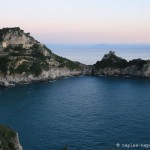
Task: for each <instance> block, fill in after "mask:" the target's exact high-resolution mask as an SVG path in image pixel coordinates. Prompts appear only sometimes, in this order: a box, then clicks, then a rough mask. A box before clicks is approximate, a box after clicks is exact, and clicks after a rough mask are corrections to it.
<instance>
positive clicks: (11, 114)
mask: <svg viewBox="0 0 150 150" xmlns="http://www.w3.org/2000/svg"><path fill="white" fill-rule="evenodd" d="M149 106H150V80H147V79H135V78H121V77H94V76H84V77H80V78H78V77H74V78H67V79H66V80H63V79H61V80H57V81H55V82H47V83H34V84H29V85H22V86H16V87H14V88H8V89H2V88H1V89H0V122H1V124H6V125H9V126H10V127H12V128H14V129H15V130H16V131H18V132H19V136H20V140H21V144H22V145H23V147H24V150H61V149H62V148H63V146H64V145H65V144H67V145H68V146H69V149H70V150H103V149H106V148H107V147H115V145H116V143H149V142H150V136H149V135H150V128H149V127H150V119H149V118H150V109H149Z"/></svg>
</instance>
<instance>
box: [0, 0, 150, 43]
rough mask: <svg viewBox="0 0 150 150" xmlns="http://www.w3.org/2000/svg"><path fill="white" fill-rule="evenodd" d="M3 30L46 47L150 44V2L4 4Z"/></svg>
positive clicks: (21, 0) (16, 0)
mask: <svg viewBox="0 0 150 150" xmlns="http://www.w3.org/2000/svg"><path fill="white" fill-rule="evenodd" d="M0 5H1V8H0V12H1V13H0V20H1V21H0V28H3V27H18V26H19V27H20V28H22V29H23V30H24V31H25V32H30V33H31V35H32V36H34V37H35V38H36V39H38V40H39V41H41V42H43V43H54V44H56V43H59V44H65V43H68V44H76V43H78V44H87V43H88V44H89V43H91V44H96V43H117V44H118V43H119V44H120V43H129V44H131V43H134V44H135V43H136V44H137V43H143V44H150V0H0Z"/></svg>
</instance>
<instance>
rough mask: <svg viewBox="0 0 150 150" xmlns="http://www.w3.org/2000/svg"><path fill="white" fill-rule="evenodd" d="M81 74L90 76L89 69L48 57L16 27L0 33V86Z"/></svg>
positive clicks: (67, 60) (39, 46)
mask: <svg viewBox="0 0 150 150" xmlns="http://www.w3.org/2000/svg"><path fill="white" fill-rule="evenodd" d="M83 74H91V67H90V66H87V65H84V64H81V63H79V62H74V61H71V60H69V59H66V58H63V57H60V56H58V55H56V54H54V53H52V51H51V50H50V49H48V48H47V47H46V46H45V45H44V44H42V43H40V42H38V41H37V40H35V39H34V38H33V37H32V36H30V34H29V33H25V32H24V31H23V30H21V29H20V28H19V27H17V28H3V29H0V85H2V86H12V85H15V84H20V83H30V82H32V81H44V80H51V79H56V78H62V77H66V76H76V75H83Z"/></svg>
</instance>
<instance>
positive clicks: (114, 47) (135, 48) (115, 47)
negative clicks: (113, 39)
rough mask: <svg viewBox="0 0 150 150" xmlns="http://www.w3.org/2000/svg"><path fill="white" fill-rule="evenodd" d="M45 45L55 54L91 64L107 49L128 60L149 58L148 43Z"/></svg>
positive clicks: (99, 58)
mask: <svg viewBox="0 0 150 150" xmlns="http://www.w3.org/2000/svg"><path fill="white" fill-rule="evenodd" d="M46 46H47V47H48V48H50V49H51V50H52V52H54V53H55V54H57V55H60V56H63V57H65V58H68V59H70V60H73V61H79V62H81V63H83V64H87V65H93V64H95V63H96V62H97V61H100V60H101V59H102V58H103V56H104V55H105V54H107V53H108V52H109V51H114V52H115V53H116V55H117V56H119V57H122V58H124V59H126V60H128V61H130V60H132V59H138V58H141V59H144V60H149V59H150V45H148V44H147V45H146V44H97V45H92V44H89V45H79V44H76V45H71V44H70V45H69V44H67V45H66V44H63V45H62V44H47V45H46Z"/></svg>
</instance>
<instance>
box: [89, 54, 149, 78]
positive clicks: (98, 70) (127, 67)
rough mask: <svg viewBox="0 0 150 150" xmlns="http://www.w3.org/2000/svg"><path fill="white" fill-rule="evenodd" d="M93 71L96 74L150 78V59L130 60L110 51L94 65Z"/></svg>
mask: <svg viewBox="0 0 150 150" xmlns="http://www.w3.org/2000/svg"><path fill="white" fill-rule="evenodd" d="M92 72H93V74H94V75H111V76H114V75H121V76H135V77H146V78H149V77H150V61H149V60H147V61H146V60H141V59H134V60H131V61H129V62H128V61H126V60H125V59H122V58H120V57H118V56H116V55H115V53H114V52H111V51H110V52H109V53H108V54H106V55H104V57H103V59H102V60H101V61H98V62H97V63H96V64H94V65H93V71H92Z"/></svg>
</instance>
